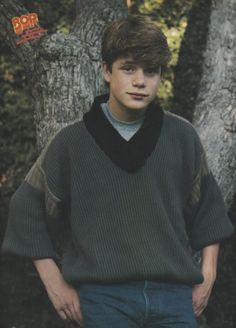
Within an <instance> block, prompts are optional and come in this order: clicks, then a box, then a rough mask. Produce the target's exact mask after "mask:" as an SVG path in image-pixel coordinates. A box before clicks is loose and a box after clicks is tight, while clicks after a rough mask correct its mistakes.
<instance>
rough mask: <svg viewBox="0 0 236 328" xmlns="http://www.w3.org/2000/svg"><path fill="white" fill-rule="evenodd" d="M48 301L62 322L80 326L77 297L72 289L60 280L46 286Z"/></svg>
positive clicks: (80, 317)
mask: <svg viewBox="0 0 236 328" xmlns="http://www.w3.org/2000/svg"><path fill="white" fill-rule="evenodd" d="M46 290H47V293H48V296H49V299H50V301H51V302H52V304H53V306H54V308H55V309H56V311H57V313H58V314H59V316H60V317H61V318H62V319H63V320H71V321H74V322H77V323H79V324H80V325H81V324H82V315H81V310H80V301H79V296H78V294H77V292H76V290H75V289H74V288H72V287H71V286H70V285H69V284H67V282H66V281H65V280H64V279H63V278H61V279H60V280H59V281H58V280H54V281H51V282H50V284H49V285H46Z"/></svg>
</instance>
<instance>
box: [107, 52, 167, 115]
mask: <svg viewBox="0 0 236 328" xmlns="http://www.w3.org/2000/svg"><path fill="white" fill-rule="evenodd" d="M102 68H103V75H104V78H105V80H106V81H107V82H108V83H109V85H110V91H109V108H110V111H111V112H112V113H113V114H114V115H115V116H116V117H117V118H119V119H121V120H124V121H129V120H133V119H137V118H138V117H140V116H142V115H143V114H144V112H145V110H146V108H147V107H148V105H149V104H150V103H151V101H152V100H153V99H154V98H155V96H156V93H157V90H158V87H159V84H160V80H161V74H160V71H157V70H153V69H151V68H148V67H141V66H140V65H138V64H137V63H135V62H134V61H133V60H132V59H129V58H120V59H117V60H116V61H115V62H114V63H113V65H112V71H111V72H110V70H109V68H108V65H107V64H106V63H103V66H102Z"/></svg>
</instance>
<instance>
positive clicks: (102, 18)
mask: <svg viewBox="0 0 236 328" xmlns="http://www.w3.org/2000/svg"><path fill="white" fill-rule="evenodd" d="M127 14H128V10H127V0H122V1H121V0H119V1H117V0H100V1H95V0H76V20H75V23H74V24H73V27H72V31H73V32H78V31H79V30H80V29H81V28H82V29H84V30H86V25H87V22H91V21H93V22H94V24H96V25H97V27H99V28H100V27H103V26H104V25H105V24H107V23H109V22H112V21H113V20H114V19H117V18H118V17H123V16H124V15H127Z"/></svg>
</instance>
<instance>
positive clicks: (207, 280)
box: [192, 273, 215, 317]
mask: <svg viewBox="0 0 236 328" xmlns="http://www.w3.org/2000/svg"><path fill="white" fill-rule="evenodd" d="M203 276H204V282H203V283H202V284H199V285H195V286H194V287H193V293H192V300H193V310H194V313H195V315H196V316H197V317H199V316H200V315H201V314H202V312H203V311H204V309H205V308H206V306H207V304H208V301H209V298H210V295H211V291H212V288H213V286H214V282H215V277H214V276H212V275H211V274H210V273H208V274H206V273H205V274H204V273H203Z"/></svg>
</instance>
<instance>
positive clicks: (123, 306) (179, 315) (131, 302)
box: [79, 281, 197, 328]
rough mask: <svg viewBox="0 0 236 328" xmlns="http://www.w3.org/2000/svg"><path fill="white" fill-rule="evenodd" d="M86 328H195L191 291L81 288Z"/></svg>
mask: <svg viewBox="0 0 236 328" xmlns="http://www.w3.org/2000/svg"><path fill="white" fill-rule="evenodd" d="M79 297H80V302H81V310H82V315H83V319H84V328H154V327H155V328H164V327H165V328H170V327H171V328H196V327H197V323H196V319H195V316H194V312H193V308H192V288H191V287H190V286H187V285H179V284H166V283H157V282H153V281H142V282H141V281H139V282H129V283H122V284H82V285H80V287H79Z"/></svg>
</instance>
